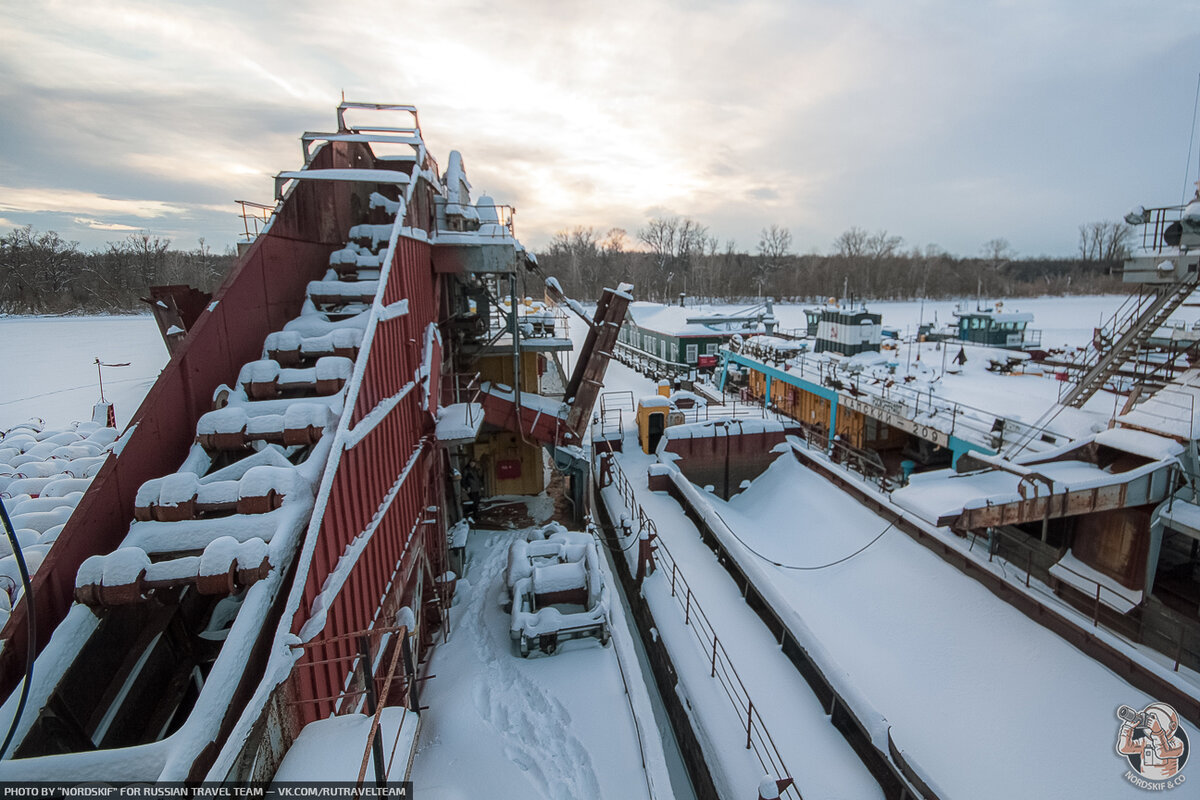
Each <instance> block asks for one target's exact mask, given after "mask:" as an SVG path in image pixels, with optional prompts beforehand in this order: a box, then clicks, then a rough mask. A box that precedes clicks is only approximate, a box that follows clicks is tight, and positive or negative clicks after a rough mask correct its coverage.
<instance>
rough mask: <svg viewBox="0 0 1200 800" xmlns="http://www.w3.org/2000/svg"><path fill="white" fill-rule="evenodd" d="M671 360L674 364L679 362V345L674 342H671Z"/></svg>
mask: <svg viewBox="0 0 1200 800" xmlns="http://www.w3.org/2000/svg"><path fill="white" fill-rule="evenodd" d="M671 360H672V361H675V362H678V361H679V345H678V344H676V343H675V342H671Z"/></svg>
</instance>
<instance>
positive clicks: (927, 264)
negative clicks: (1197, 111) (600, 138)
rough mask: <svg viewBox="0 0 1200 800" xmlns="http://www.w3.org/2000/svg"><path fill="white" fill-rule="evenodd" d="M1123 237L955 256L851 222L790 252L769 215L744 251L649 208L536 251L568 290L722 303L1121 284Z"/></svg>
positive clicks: (1085, 232) (1106, 235) (1083, 229)
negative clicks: (618, 224)
mask: <svg viewBox="0 0 1200 800" xmlns="http://www.w3.org/2000/svg"><path fill="white" fill-rule="evenodd" d="M1130 235H1131V229H1130V228H1129V226H1127V225H1125V224H1124V223H1121V222H1095V223H1089V224H1086V225H1081V226H1080V228H1079V251H1078V253H1077V255H1075V256H1073V257H1069V258H1049V257H1044V256H1039V257H1028V256H1026V257H1021V256H1018V254H1017V253H1016V252H1015V251H1014V250H1013V248H1012V247H1011V246H1010V245H1009V243H1008V241H1007V240H1006V239H1003V238H995V239H992V240H990V241H988V242H985V243H984V244H983V245H982V246H981V247H980V250H979V255H977V256H969V257H962V256H957V255H953V254H951V253H948V252H947V251H945V250H943V249H941V248H939V247H937V246H935V245H930V246H927V247H908V248H905V246H904V239H903V238H902V237H900V236H896V235H893V234H890V233H889V232H888V231H886V230H880V231H868V230H866V229H864V228H860V227H852V228H850V229H848V230H846V231H844V232H843V233H842V234H841V235H840V236H838V237H837V238H836V239H835V240H834V242H833V248H832V251H831V252H830V253H828V254H819V253H808V254H798V253H796V252H795V246H794V243H793V240H792V234H791V232H790V231H789V230H788V229H787V228H786V227H783V226H780V225H778V224H772V225H769V226H767V227H765V228H763V229H762V232H761V233H760V235H759V240H758V242H757V244H756V245H755V247H754V248H753V250H747V249H744V248H739V247H738V246H737V244H736V243H735V242H734V241H733V240H731V239H730V240H726V241H724V242H722V241H721V239H720V238H719V237H718V236H717V235H715V234H713V233H711V232H710V231H709V229H708V228H707V227H706V226H704V225H701V224H699V223H698V222H696V221H695V220H693V219H690V218H688V217H655V218H652V219H650V220H649V221H648V222H647V223H646V224H645V225H644V226H643V227H641V228H640V229H639V230H638V231H636V233H635V234H634V235H633V236H632V237H631V236H630V234H629V233H627V232H626V231H625V230H623V229H620V228H613V229H610V230H608V231H607V232H605V233H599V232H598V231H597V230H596V229H595V228H590V227H577V228H574V229H572V230H569V231H568V230H562V231H559V232H558V233H557V234H556V235H555V236H554V238H553V239H552V240H551V242H550V244H549V245H548V246H547V247H546V248H545V250H544V252H539V253H538V254H537V255H538V260H539V263H540V264H541V265H542V267H543V269H544V271H545V272H546V273H547V274H552V275H556V276H557V277H558V278H559V281H560V282H561V283H562V285H563V288H564V289H565V290H566V291H567V292H568V293H571V294H575V295H578V296H580V297H589V298H590V297H596V296H598V295H599V292H600V290H601V289H603V288H604V287H605V286H615V285H616V284H617V283H619V282H621V281H628V282H630V283H633V284H634V285H636V286H637V287H638V296H639V298H642V299H649V300H657V301H660V302H674V301H676V300H677V299H678V296H679V295H680V294H681V293H682V294H686V295H688V296H690V297H699V298H703V299H708V300H728V301H742V300H747V299H751V298H756V297H764V296H770V297H774V298H776V299H788V300H797V301H802V300H811V299H814V298H820V297H830V296H835V297H840V296H843V295H846V294H851V295H854V296H857V297H864V298H870V299H877V300H906V299H913V298H918V297H929V298H947V297H964V296H973V295H982V296H990V297H999V296H1005V297H1014V296H1029V295H1042V294H1089V293H1100V292H1113V291H1121V290H1122V287H1121V278H1120V268H1121V263H1122V261H1123V260H1124V258H1125V256H1126V254H1127V252H1128V242H1129V238H1130Z"/></svg>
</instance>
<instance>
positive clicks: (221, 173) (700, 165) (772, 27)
mask: <svg viewBox="0 0 1200 800" xmlns="http://www.w3.org/2000/svg"><path fill="white" fill-rule="evenodd" d="M3 9H4V11H3V25H2V26H0V232H4V231H7V230H8V229H9V228H11V227H13V226H16V225H25V224H32V225H33V226H35V227H36V228H38V229H39V230H45V229H54V230H57V231H59V232H60V233H62V234H63V235H65V236H66V237H67V238H69V239H74V240H78V241H79V242H81V244H82V245H83V246H85V247H92V246H96V245H98V244H100V243H102V242H104V241H108V240H113V239H119V238H122V237H123V236H124V235H126V233H127V232H129V231H132V230H149V231H151V232H152V233H155V234H158V235H161V236H166V237H170V238H171V239H172V240H173V241H174V242H175V244H176V246H179V247H183V248H190V247H194V246H195V244H196V241H197V239H198V238H199V237H204V238H205V239H206V240H207V241H208V242H209V243H210V244H211V245H214V246H215V247H216V248H217V249H223V248H224V247H225V246H227V245H230V244H232V243H233V242H234V241H235V239H236V236H237V233H238V231H239V230H240V228H241V220H240V218H238V217H237V216H236V206H235V205H234V201H235V200H239V199H246V200H256V201H261V202H267V201H269V200H270V198H271V193H272V181H271V176H272V175H274V174H275V173H276V172H279V171H281V170H285V169H294V168H296V167H297V166H298V164H299V162H300V158H301V155H300V145H299V141H298V137H299V135H300V133H301V132H302V131H305V130H330V129H332V127H333V125H334V113H333V112H334V107H335V106H336V104H337V102H338V100H339V98H340V96H341V93H342V92H343V91H344V92H345V95H346V97H347V99H354V100H370V101H379V102H401V103H412V104H415V105H416V106H418V107H419V108H420V112H421V123H422V128H423V131H424V134H425V139H426V142H427V143H428V145H429V147H430V149H431V151H432V152H433V154H434V155H435V157H437V159H438V160H439V161H440V162H441V163H442V164H443V165H444V164H445V163H446V154H447V153H448V152H449V151H450V150H451V149H458V150H460V151H462V153H463V156H464V160H465V163H466V166H467V172H468V176H469V177H470V179H471V182H472V183H473V184H474V186H475V189H476V190H477V191H481V190H486V191H487V192H488V193H490V194H492V195H493V196H494V197H495V198H496V199H497V201H499V202H504V203H510V204H512V205H515V206H516V207H517V209H518V213H517V218H516V220H517V231H518V235H519V236H520V237H521V238H522V239H523V240H524V241H525V242H526V244H528V245H531V246H532V247H534V248H535V249H536V248H538V247H539V246H541V245H543V244H544V243H545V242H546V241H548V239H549V238H550V237H551V236H552V235H553V234H554V232H555V231H557V230H560V229H563V228H570V227H573V226H576V225H585V226H594V227H596V228H597V229H600V230H607V229H608V228H610V227H614V226H618V227H622V228H625V229H627V230H628V231H629V232H630V233H631V234H633V233H634V232H635V231H636V230H637V228H638V227H639V226H641V225H643V224H644V223H645V221H646V220H647V219H648V218H649V217H651V216H655V215H662V214H679V215H687V216H691V217H694V218H696V219H697V220H699V221H700V222H701V223H702V224H705V225H708V226H709V228H710V230H711V231H712V232H713V233H715V234H717V235H719V236H720V237H721V239H722V240H727V239H734V240H735V241H736V242H737V244H738V246H739V247H742V248H745V249H753V247H754V245H755V243H756V242H757V240H758V232H759V230H760V229H761V228H763V227H764V226H766V225H770V224H773V223H774V224H779V225H783V226H785V227H787V228H789V229H790V230H791V231H792V234H793V237H794V242H795V247H796V249H797V250H798V251H800V252H809V251H828V250H829V249H830V246H831V244H832V242H833V240H834V239H835V238H836V237H837V235H838V234H839V233H841V232H842V231H844V230H845V229H847V228H849V227H850V226H854V225H857V226H861V227H864V228H867V229H869V230H879V229H886V230H888V231H889V232H890V233H892V234H896V235H900V236H903V237H904V240H905V244H906V246H922V247H923V246H925V245H929V244H937V245H940V246H941V247H944V248H946V249H948V250H950V251H952V252H955V253H959V254H962V255H975V254H978V253H979V251H980V246H981V245H982V244H983V243H984V242H985V241H987V240H989V239H993V238H996V237H1004V238H1007V239H1008V240H1009V241H1010V242H1011V244H1012V246H1013V247H1014V248H1015V249H1016V250H1017V251H1018V252H1019V253H1021V254H1024V255H1036V254H1054V255H1060V254H1061V255H1067V254H1070V253H1072V252H1073V251H1074V250H1075V247H1076V241H1077V236H1078V234H1077V228H1078V226H1079V224H1080V223H1083V222H1089V221H1094V220H1102V219H1117V218H1119V217H1120V216H1121V215H1122V214H1124V213H1125V211H1127V210H1128V209H1129V208H1130V207H1132V206H1133V205H1135V204H1144V205H1147V206H1153V205H1167V204H1172V203H1178V202H1180V200H1181V196H1182V193H1183V191H1184V187H1185V185H1186V186H1187V187H1188V192H1189V194H1190V192H1191V191H1192V190H1193V189H1194V187H1193V186H1192V185H1191V184H1192V182H1194V181H1195V180H1196V177H1197V168H1196V163H1197V150H1200V142H1195V143H1193V144H1192V157H1191V165H1192V166H1191V169H1190V171H1189V172H1188V174H1187V175H1186V176H1185V166H1186V163H1187V161H1188V147H1189V132H1190V130H1191V129H1192V126H1193V101H1194V97H1195V92H1196V86H1197V74H1198V72H1200V13H1198V9H1197V6H1196V3H1195V0H1161V1H1160V2H1156V3H1154V4H1145V3H1131V2H1128V1H1127V0H1126V2H1110V1H1109V0H1091V1H1087V0H1074V1H1073V2H1067V1H1066V0H1042V1H1041V2H1019V1H1017V0H1014V1H1012V2H962V1H961V0H920V1H918V2H894V1H892V0H863V1H862V2H836V1H835V0H827V1H822V0H795V1H794V2H787V1H786V0H770V1H767V0H763V1H759V2H754V1H752V2H721V1H720V0H692V2H687V1H686V0H678V1H677V2H660V1H659V0H640V2H629V3H626V2H615V1H612V2H603V3H599V2H597V3H572V2H561V1H560V2H551V1H546V2H542V1H540V0H536V1H526V0H507V1H506V2H498V1H493V2H486V3H484V2H459V1H458V0H443V1H442V2H424V3H417V2H402V1H400V0H381V1H380V2H341V3H331V2H311V1H310V0H291V2H269V1H268V2H263V1H262V0H256V1H255V2H245V0H239V2H211V3H203V4H201V3H181V2H175V3H172V2H161V0H158V1H156V2H140V1H138V0H127V1H126V2H102V1H101V0H87V1H86V2H80V1H79V0H76V1H75V2H62V3H59V2H38V1H37V0H7V1H6V2H3Z"/></svg>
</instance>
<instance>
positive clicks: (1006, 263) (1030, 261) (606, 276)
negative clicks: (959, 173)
mask: <svg viewBox="0 0 1200 800" xmlns="http://www.w3.org/2000/svg"><path fill="white" fill-rule="evenodd" d="M1130 236H1131V229H1130V228H1129V226H1127V225H1125V224H1124V223H1120V222H1094V223H1089V224H1086V225H1081V226H1079V249H1078V252H1077V253H1076V254H1075V255H1073V256H1072V257H1069V258H1048V257H1042V256H1039V257H1029V256H1019V255H1018V254H1017V253H1015V252H1014V251H1013V249H1012V248H1011V247H1010V246H1009V244H1008V242H1007V241H1006V240H1004V239H993V240H991V241H989V242H987V243H986V244H984V245H983V246H982V247H981V248H980V252H979V254H978V255H975V256H965V257H964V256H957V255H953V254H951V253H948V252H946V251H944V250H941V249H940V248H937V247H924V248H919V247H907V248H906V247H905V245H904V240H903V239H902V238H901V237H899V236H894V235H891V234H889V233H888V232H886V231H875V232H871V231H867V230H864V229H862V228H857V227H855V228H850V229H849V230H847V231H846V232H844V233H843V234H842V235H841V236H839V237H838V238H837V240H836V241H835V242H834V245H833V248H832V252H830V253H829V254H827V255H821V254H816V253H809V254H798V253H796V252H795V247H794V246H793V242H792V236H791V233H790V232H789V231H788V230H787V229H786V228H783V227H780V226H778V225H771V226H770V227H767V228H764V229H763V230H762V233H761V235H760V237H759V241H758V243H757V245H756V246H755V247H754V248H753V251H752V252H751V251H748V250H747V249H745V248H739V247H738V246H737V245H736V244H735V243H734V242H733V241H732V240H728V241H725V242H722V241H721V239H720V238H719V237H718V236H716V235H715V234H712V233H710V232H709V230H708V228H707V227H705V226H703V225H700V224H699V223H697V222H695V221H694V220H692V219H689V218H687V217H666V218H655V219H651V220H650V221H649V222H647V224H646V225H645V226H644V227H642V228H641V229H639V230H638V231H637V232H636V233H635V234H634V235H633V236H632V237H631V236H630V235H629V234H628V233H626V231H624V230H621V229H618V228H614V229H611V230H609V231H607V232H604V233H600V232H598V231H597V230H596V229H594V228H583V227H580V228H575V229H573V230H570V231H566V230H564V231H559V232H558V233H557V234H556V235H555V236H554V238H553V239H552V240H551V242H550V244H549V245H548V246H547V247H545V248H543V250H542V251H541V252H538V253H537V257H538V262H539V264H540V266H541V271H542V272H543V273H544V274H546V275H553V276H555V277H557V278H558V280H559V282H560V283H561V284H562V286H563V289H564V290H565V291H566V292H567V294H569V295H571V296H573V297H577V298H578V299H580V300H584V301H587V300H594V299H596V298H598V297H599V294H600V291H601V289H603V288H604V287H606V286H616V285H617V284H618V283H620V282H622V281H625V282H629V283H632V284H633V285H634V286H635V287H637V288H636V296H637V297H638V298H639V299H644V300H657V301H661V302H675V301H676V300H677V299H678V297H679V294H680V293H681V292H682V293H686V294H687V296H688V297H689V298H690V299H693V300H694V299H703V300H708V301H728V302H745V301H747V300H753V299H755V298H760V297H773V298H775V299H776V300H779V301H785V302H786V301H794V302H806V301H811V300H814V299H816V298H821V297H842V296H845V295H853V296H855V297H861V298H864V299H870V300H908V299H914V298H921V297H927V298H932V299H939V298H955V297H971V296H976V295H979V296H981V297H983V298H984V299H989V298H998V297H1023V296H1036V295H1044V294H1100V293H1106V292H1120V291H1123V287H1122V286H1121V275H1120V271H1121V263H1122V261H1123V260H1124V258H1125V256H1126V254H1127V251H1128V243H1129V240H1130ZM235 258H236V256H235V253H234V251H233V250H232V248H231V249H229V250H227V251H226V252H224V253H214V252H213V251H212V249H211V248H209V247H208V246H207V245H206V244H205V242H204V240H203V239H201V240H200V241H199V244H198V246H197V247H196V248H194V249H191V250H180V249H173V248H172V247H171V240H170V239H164V238H161V237H158V236H155V235H153V234H150V233H146V232H142V233H133V234H130V235H129V236H127V237H125V238H124V239H122V240H120V241H116V242H109V243H108V244H106V245H104V246H103V247H100V248H97V249H95V250H90V251H85V250H80V249H79V244H78V243H77V242H70V241H67V240H65V239H63V238H62V237H61V236H59V234H57V233H55V232H54V231H46V232H44V233H43V232H38V231H36V230H34V229H33V228H31V227H29V226H25V227H22V228H15V229H13V230H12V231H11V232H10V233H8V234H7V235H5V236H3V237H0V313H6V314H46V313H50V314H55V313H78V312H86V313H125V312H131V311H137V310H140V309H143V308H144V304H143V303H141V302H140V298H142V297H146V296H147V291H146V290H147V287H149V286H156V285H160V284H187V285H189V286H193V287H196V288H198V289H202V290H204V291H212V290H213V289H214V288H216V286H217V285H218V284H219V283H220V282H221V279H222V278H223V277H224V276H225V273H226V272H227V271H228V270H229V268H230V267H231V266H232V265H233V262H234V260H235ZM529 291H530V292H531V293H536V292H537V291H538V289H537V288H535V287H534V286H533V285H530V286H529Z"/></svg>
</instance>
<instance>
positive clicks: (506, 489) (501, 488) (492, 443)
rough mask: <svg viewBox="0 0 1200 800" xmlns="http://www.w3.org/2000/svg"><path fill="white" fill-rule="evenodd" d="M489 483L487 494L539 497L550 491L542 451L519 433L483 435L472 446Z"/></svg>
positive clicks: (474, 457)
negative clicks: (547, 489)
mask: <svg viewBox="0 0 1200 800" xmlns="http://www.w3.org/2000/svg"><path fill="white" fill-rule="evenodd" d="M471 457H472V458H473V459H474V460H475V461H476V462H478V464H479V468H480V472H482V473H483V479H484V482H485V486H484V494H486V495H498V494H539V493H540V492H542V491H543V490H544V489H545V488H546V468H545V464H544V462H543V459H542V448H541V446H540V445H538V444H536V443H530V442H525V441H522V439H521V437H520V436H518V435H517V434H515V433H510V432H508V431H501V432H498V433H484V434H480V436H479V438H478V439H477V440H476V442H475V444H473V445H471Z"/></svg>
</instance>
